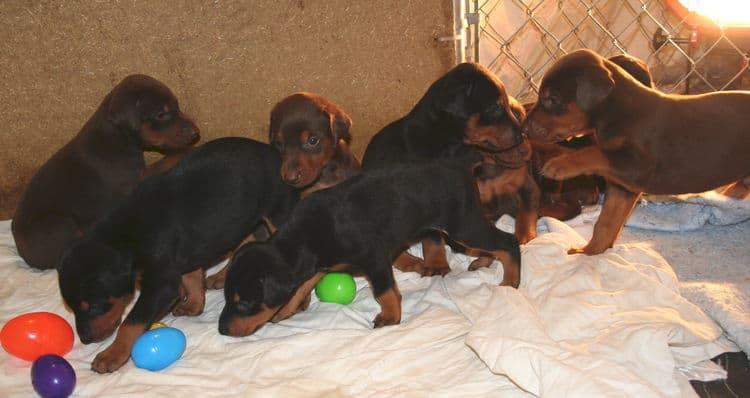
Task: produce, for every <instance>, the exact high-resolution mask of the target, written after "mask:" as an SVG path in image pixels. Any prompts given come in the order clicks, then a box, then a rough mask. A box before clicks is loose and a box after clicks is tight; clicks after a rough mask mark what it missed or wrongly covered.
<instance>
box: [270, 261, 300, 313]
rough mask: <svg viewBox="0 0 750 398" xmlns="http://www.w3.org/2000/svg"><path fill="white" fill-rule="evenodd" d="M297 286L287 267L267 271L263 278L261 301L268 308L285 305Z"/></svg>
mask: <svg viewBox="0 0 750 398" xmlns="http://www.w3.org/2000/svg"><path fill="white" fill-rule="evenodd" d="M296 288H297V285H296V284H295V283H294V282H293V278H292V272H291V269H290V268H289V267H288V266H286V265H285V266H282V267H277V268H275V269H273V270H269V274H266V275H265V278H263V301H264V302H265V303H266V304H267V305H268V306H269V307H275V306H277V305H279V304H283V303H285V302H286V301H287V300H289V298H290V297H291V296H292V293H294V289H296Z"/></svg>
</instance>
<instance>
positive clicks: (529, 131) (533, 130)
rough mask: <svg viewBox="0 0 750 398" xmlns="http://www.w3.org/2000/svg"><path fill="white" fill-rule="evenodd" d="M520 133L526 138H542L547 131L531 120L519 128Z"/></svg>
mask: <svg viewBox="0 0 750 398" xmlns="http://www.w3.org/2000/svg"><path fill="white" fill-rule="evenodd" d="M521 131H522V132H523V134H526V136H528V137H537V138H543V137H545V136H546V135H547V129H546V128H544V127H542V126H540V125H538V124H537V123H535V122H534V121H533V120H528V121H526V123H524V124H523V126H522V127H521Z"/></svg>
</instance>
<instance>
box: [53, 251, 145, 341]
mask: <svg viewBox="0 0 750 398" xmlns="http://www.w3.org/2000/svg"><path fill="white" fill-rule="evenodd" d="M132 270H133V267H132V261H131V259H130V257H129V256H127V255H124V254H122V253H121V252H119V251H116V250H114V249H113V248H111V247H109V246H106V245H103V244H101V243H97V242H93V241H87V240H84V241H79V242H76V243H73V244H72V245H71V247H69V248H68V249H67V250H66V252H65V254H64V255H63V257H62V260H61V263H60V265H59V266H58V282H59V284H60V292H61V294H62V297H63V300H64V301H65V304H66V305H67V306H68V307H69V308H70V309H71V310H72V311H73V313H74V314H75V318H76V331H77V332H78V337H79V338H80V339H81V342H82V343H84V344H88V343H92V342H98V341H102V340H104V339H106V338H107V337H109V336H111V335H112V334H113V333H114V332H115V330H116V329H117V327H118V326H119V324H120V322H121V320H122V314H123V313H124V312H125V308H126V307H127V305H128V304H129V303H130V301H131V300H132V298H133V292H134V291H135V276H134V274H133V271H132Z"/></svg>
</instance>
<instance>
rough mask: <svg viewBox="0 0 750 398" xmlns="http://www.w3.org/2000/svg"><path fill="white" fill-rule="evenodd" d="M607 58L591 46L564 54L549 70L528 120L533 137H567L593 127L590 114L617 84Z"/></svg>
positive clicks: (551, 138) (547, 139) (530, 135)
mask: <svg viewBox="0 0 750 398" xmlns="http://www.w3.org/2000/svg"><path fill="white" fill-rule="evenodd" d="M605 62H608V61H606V60H605V59H604V58H602V57H601V56H600V55H598V54H596V53H595V52H593V51H590V50H585V49H584V50H576V51H573V52H571V53H569V54H567V55H565V56H563V57H562V58H560V59H559V60H558V61H557V62H556V63H555V64H554V65H552V67H551V68H550V69H549V70H548V71H547V72H546V74H545V75H544V78H543V79H542V84H541V86H540V89H539V98H538V99H537V102H536V104H535V105H534V107H533V109H532V110H531V112H530V113H529V115H528V116H527V118H526V121H525V122H524V132H525V133H526V134H528V136H529V137H530V138H531V139H532V140H539V141H547V142H553V141H563V140H566V139H569V138H571V137H574V136H576V135H579V134H580V133H581V132H582V131H584V130H587V129H590V128H591V127H592V126H591V122H590V116H591V114H592V113H593V112H595V111H596V110H597V108H598V107H599V106H600V105H601V104H602V103H603V102H604V101H605V100H606V99H607V97H609V94H610V93H611V92H612V90H613V89H614V87H615V81H614V79H613V78H612V73H611V72H610V71H609V69H608V68H607V67H606V66H605Z"/></svg>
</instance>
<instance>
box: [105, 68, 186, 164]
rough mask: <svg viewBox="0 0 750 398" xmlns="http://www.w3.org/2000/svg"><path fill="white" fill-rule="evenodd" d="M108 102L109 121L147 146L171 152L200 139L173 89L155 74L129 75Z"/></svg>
mask: <svg viewBox="0 0 750 398" xmlns="http://www.w3.org/2000/svg"><path fill="white" fill-rule="evenodd" d="M105 103H106V115H107V118H108V119H109V121H110V122H111V123H112V124H114V125H115V126H117V127H118V128H119V129H122V130H125V131H126V132H128V134H133V135H134V136H135V137H136V139H137V140H138V141H139V142H140V143H141V146H142V147H143V149H144V150H148V151H157V152H161V153H171V152H176V151H179V150H181V149H185V148H187V147H189V146H191V145H193V144H195V143H196V142H198V140H199V139H200V132H199V131H198V127H196V126H195V124H194V123H193V121H192V120H190V118H188V117H187V116H185V115H184V114H183V113H182V112H181V111H180V107H179V105H178V103H177V98H176V97H175V96H174V94H172V91H170V90H169V88H168V87H167V86H166V85H164V84H163V83H162V82H160V81H158V80H156V79H154V78H152V77H149V76H146V75H131V76H128V77H126V78H125V79H123V80H122V81H121V82H120V83H119V84H118V85H117V86H115V88H114V89H112V92H110V93H109V96H108V100H105Z"/></svg>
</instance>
